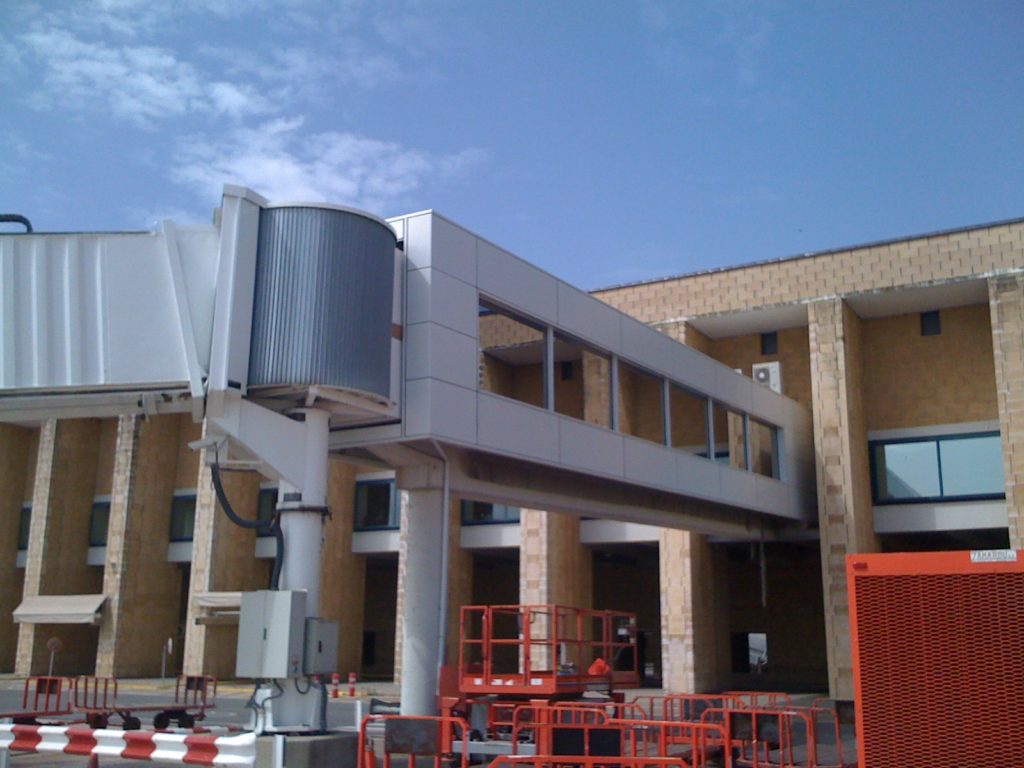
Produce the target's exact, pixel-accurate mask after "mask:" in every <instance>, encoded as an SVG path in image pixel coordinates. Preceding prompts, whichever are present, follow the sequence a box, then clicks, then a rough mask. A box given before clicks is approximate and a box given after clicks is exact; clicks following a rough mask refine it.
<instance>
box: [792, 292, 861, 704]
mask: <svg viewBox="0 0 1024 768" xmlns="http://www.w3.org/2000/svg"><path fill="white" fill-rule="evenodd" d="M808 317H809V320H810V350H811V385H812V395H813V403H814V448H815V455H816V456H817V463H818V472H817V480H818V525H819V530H820V536H821V561H822V562H821V568H822V583H823V599H824V605H825V630H826V647H827V651H828V661H829V663H828V666H829V690H830V692H831V695H832V696H833V697H836V698H840V699H852V698H853V666H852V657H851V650H850V618H849V610H848V609H849V601H848V599H847V594H846V555H849V554H855V553H858V552H871V551H876V550H877V548H878V542H877V537H876V536H875V534H874V524H873V520H872V512H871V482H870V469H869V465H868V455H867V450H865V448H866V445H867V426H866V420H865V414H864V410H865V408H864V397H863V392H864V386H863V379H864V370H863V364H862V353H861V350H862V336H863V334H862V323H861V320H860V318H858V317H857V315H856V314H855V313H854V312H853V311H852V310H851V309H850V308H849V307H847V306H846V304H845V303H844V302H843V301H842V300H841V299H838V298H836V299H823V300H821V301H817V302H813V303H812V304H810V305H809V311H808Z"/></svg>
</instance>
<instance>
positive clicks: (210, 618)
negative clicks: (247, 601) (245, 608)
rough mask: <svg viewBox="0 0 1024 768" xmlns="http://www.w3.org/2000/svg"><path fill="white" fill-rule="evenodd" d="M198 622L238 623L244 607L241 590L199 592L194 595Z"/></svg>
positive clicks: (193, 601)
mask: <svg viewBox="0 0 1024 768" xmlns="http://www.w3.org/2000/svg"><path fill="white" fill-rule="evenodd" d="M192 605H193V607H194V608H195V609H196V617H195V622H196V624H208V625H217V624H237V623H238V614H239V611H240V610H241V608H242V593H241V592H197V593H196V594H194V595H192Z"/></svg>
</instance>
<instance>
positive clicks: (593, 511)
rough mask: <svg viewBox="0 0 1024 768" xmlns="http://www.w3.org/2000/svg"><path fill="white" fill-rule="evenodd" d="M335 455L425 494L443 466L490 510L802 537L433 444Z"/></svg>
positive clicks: (655, 494) (681, 501)
mask: <svg viewBox="0 0 1024 768" xmlns="http://www.w3.org/2000/svg"><path fill="white" fill-rule="evenodd" d="M441 451H443V456H442V454H441ZM338 455H340V456H342V457H348V458H350V459H352V460H353V461H358V462H360V463H365V462H366V460H367V457H368V456H371V457H373V458H375V459H377V460H378V461H380V462H381V463H382V464H384V465H386V466H388V467H393V468H408V469H413V468H415V471H419V472H423V473H426V474H431V475H434V476H433V477H427V476H424V477H423V478H422V485H423V486H424V487H429V486H435V487H436V486H437V485H438V484H439V483H440V482H441V477H440V473H441V472H442V471H443V464H444V461H445V460H447V461H448V463H449V478H448V483H449V490H450V491H451V493H452V494H454V495H457V496H461V497H463V498H471V499H477V500H480V501H489V502H492V503H496V504H511V505H514V506H520V507H527V508H531V509H543V510H547V511H551V512H565V513H568V514H574V515H581V516H586V517H594V518H607V519H612V520H620V521H624V522H631V523H642V524H645V525H656V526H660V527H663V528H677V529H685V530H690V531H694V532H697V533H702V534H707V535H710V536H716V537H722V538H728V539H733V540H744V539H749V540H760V539H762V538H763V539H764V540H767V541H771V540H775V539H786V538H792V537H794V536H799V534H800V533H801V532H805V531H807V529H808V524H807V523H806V522H804V521H801V520H791V519H787V518H783V517H779V516H775V515H768V514H764V513H760V512H755V511H752V510H750V509H746V508H742V507H734V506H729V505H726V504H721V503H717V502H714V501H710V500H707V499H703V498H701V497H700V496H698V495H696V494H695V495H692V496H686V495H680V494H675V493H668V492H665V491H661V490H658V489H655V488H650V487H644V486H640V485H633V484H630V483H624V482H619V481H616V480H611V479H608V478H601V477H595V476H593V475H589V474H585V473H582V472H572V471H568V470H564V469H558V468H554V467H549V466H544V465H541V464H535V463H533V462H528V461H523V460H520V459H516V458H511V457H508V456H499V455H496V454H491V453H486V452H483V451H478V450H472V449H466V448H462V447H458V446H452V445H442V446H440V450H439V448H438V446H437V443H435V442H434V441H423V442H418V443H404V444H385V445H375V446H371V447H368V448H366V449H359V450H356V451H351V452H344V451H343V452H340V453H339V454H338ZM406 476H407V477H408V474H407V475H406Z"/></svg>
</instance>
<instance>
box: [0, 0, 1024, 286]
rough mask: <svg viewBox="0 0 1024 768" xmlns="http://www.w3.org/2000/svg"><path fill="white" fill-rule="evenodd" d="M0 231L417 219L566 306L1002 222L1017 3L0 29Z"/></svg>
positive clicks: (223, 0)
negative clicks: (256, 202)
mask: <svg viewBox="0 0 1024 768" xmlns="http://www.w3.org/2000/svg"><path fill="white" fill-rule="evenodd" d="M3 7H4V10H3V16H4V22H3V24H2V26H0V104H2V105H3V106H2V107H0V210H3V211H4V212H19V213H23V214H25V215H27V216H29V217H30V218H31V219H32V220H33V222H34V224H35V225H36V227H37V229H41V230H68V229H71V230H75V229H141V228H147V227H152V226H154V224H155V222H157V221H159V220H161V219H162V218H165V217H171V218H174V219H175V220H176V221H178V222H189V221H192V222H195V221H207V220H208V219H209V215H210V212H211V210H212V209H213V208H214V207H215V206H216V205H217V203H218V200H219V190H220V189H221V188H222V185H223V184H224V183H225V182H230V183H242V184H247V185H249V186H252V187H253V188H254V189H256V190H257V191H259V192H261V193H262V194H264V195H266V196H268V197H270V198H271V199H275V200H297V199H301V200H327V201H330V202H337V203H346V204H350V205H355V206H358V207H362V208H366V209H368V210H371V211H373V212H375V213H378V214H380V215H384V216H390V215H396V214H399V213H405V212H409V211H412V210H420V209H424V208H434V209H435V210H438V211H440V212H442V213H444V214H446V215H447V216H449V217H451V218H453V219H454V220H456V221H458V222H460V223H462V224H464V225H465V226H467V227H469V228H470V229H472V230H474V231H476V232H478V233H479V234H481V235H483V236H484V237H487V238H489V239H491V240H493V241H494V242H496V243H498V244H499V245H501V246H503V247H506V248H508V249H509V250H511V251H513V252H515V253H517V254H519V255H520V256H523V257H524V258H526V259H528V260H530V261H533V262H535V263H537V264H539V265H540V266H542V267H544V268H545V269H548V270H549V271H551V272H554V273H555V274H557V275H559V276H560V277H564V278H566V279H568V280H569V281H571V282H573V283H575V284H577V285H579V286H580V287H583V288H596V287H601V286H605V285H610V284H614V283H620V282H628V281H635V280H642V279H648V278H654V277H658V276H663V275H670V274H679V273H685V272H691V271H695V270H700V269H707V268H712V267H718V266H726V265H729V264H737V263H742V262H748V261H755V260H760V259H767V258H776V257H782V256H789V255H794V254H798V253H804V252H808V251H813V250H820V249H826V248H831V247H837V246H842V245H849V244H854V243H860V242H866V241H871V240H876V239H884V238H889V237H898V236H902V235H910V234H916V233H921V232H928V231H932V230H936V229H943V228H950V227H956V226H962V225H968V224H973V223H979V222H987V221H992V220H998V219H1006V218H1016V217H1022V216H1024V42H1022V40H1024V3H1021V2H1020V1H1019V0H1010V1H1008V2H986V1H984V0H973V1H972V2H959V3H958V2H932V3H923V2H912V1H909V0H908V1H903V2H857V3H853V2H844V3H831V2H824V1H822V2H785V3H783V2H739V1H738V0H723V1H722V2H697V1H696V0H694V1H693V2H683V1H680V2H657V1H656V0H649V1H647V2H600V1H596V0H595V1H594V2H576V3H565V2H497V0H489V1H487V2H465V3H448V2H390V1H389V0H383V1H380V2H361V1H359V0H351V1H347V2H336V3H327V2H313V1H309V2H307V1H306V0H288V1H285V0H281V1H279V2H269V0H266V1H264V0H205V1H204V2H200V1H199V0H177V2H159V0H96V1H95V2H85V1H83V2H75V3H61V2H52V1H48V2H39V3H31V2H22V1H21V0H7V2H5V3H4V4H3Z"/></svg>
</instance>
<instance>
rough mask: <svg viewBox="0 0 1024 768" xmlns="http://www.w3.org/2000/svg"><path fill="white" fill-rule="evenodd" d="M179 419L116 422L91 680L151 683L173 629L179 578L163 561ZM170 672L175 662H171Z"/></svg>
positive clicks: (177, 571)
mask: <svg viewBox="0 0 1024 768" xmlns="http://www.w3.org/2000/svg"><path fill="white" fill-rule="evenodd" d="M178 427H179V418H178V417H177V416H155V417H149V418H145V419H144V418H141V417H138V416H122V417H121V418H120V419H119V420H118V428H117V447H116V451H115V458H114V471H113V486H112V488H111V494H110V497H111V498H110V523H109V526H108V530H107V557H106V563H105V566H104V569H103V592H104V594H106V595H107V611H106V614H105V618H104V622H103V625H102V626H101V627H100V636H99V644H98V648H97V654H96V674H99V675H116V676H120V677H156V676H157V675H158V674H159V673H160V671H161V653H162V649H163V647H164V644H165V643H166V641H167V638H169V637H170V638H174V637H176V635H177V630H178V611H179V605H178V603H179V600H180V594H181V572H180V569H179V568H178V567H176V565H175V564H173V563H168V562H167V547H168V543H169V528H168V524H167V519H168V513H169V511H170V508H171V497H172V494H173V492H174V480H175V474H174V471H173V470H174V467H175V461H176V458H177V452H178V436H179V429H178ZM169 666H170V667H171V668H172V670H173V662H172V661H169Z"/></svg>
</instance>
